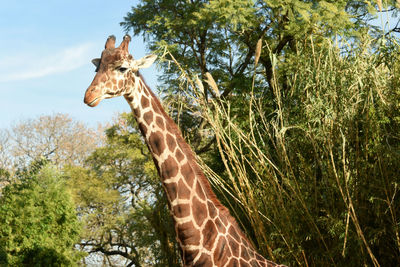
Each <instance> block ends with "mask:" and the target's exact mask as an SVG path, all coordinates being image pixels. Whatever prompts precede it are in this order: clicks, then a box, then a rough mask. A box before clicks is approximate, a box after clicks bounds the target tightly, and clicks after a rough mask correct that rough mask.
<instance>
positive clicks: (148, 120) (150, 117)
mask: <svg viewBox="0 0 400 267" xmlns="http://www.w3.org/2000/svg"><path fill="white" fill-rule="evenodd" d="M143 119H144V121H145V122H146V124H147V125H150V123H151V122H152V121H153V111H147V112H146V113H144V114H143Z"/></svg>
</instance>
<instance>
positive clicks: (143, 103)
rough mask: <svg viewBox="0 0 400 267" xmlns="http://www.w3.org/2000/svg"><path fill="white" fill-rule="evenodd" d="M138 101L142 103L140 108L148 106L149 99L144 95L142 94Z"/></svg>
mask: <svg viewBox="0 0 400 267" xmlns="http://www.w3.org/2000/svg"><path fill="white" fill-rule="evenodd" d="M140 103H141V104H142V108H147V107H148V106H149V99H147V97H145V96H142V99H141V100H140Z"/></svg>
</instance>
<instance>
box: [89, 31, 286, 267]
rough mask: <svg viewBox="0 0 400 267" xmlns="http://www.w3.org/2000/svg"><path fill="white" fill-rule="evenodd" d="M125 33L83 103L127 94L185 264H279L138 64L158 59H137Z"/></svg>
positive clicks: (104, 57)
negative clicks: (242, 219) (205, 167)
mask: <svg viewBox="0 0 400 267" xmlns="http://www.w3.org/2000/svg"><path fill="white" fill-rule="evenodd" d="M130 41H131V38H130V36H129V35H125V37H124V38H123V41H122V43H121V44H120V46H119V47H117V48H116V47H115V37H114V36H113V35H111V36H110V37H108V39H107V41H106V44H105V49H104V50H103V52H102V54H101V58H97V59H94V60H92V62H93V64H94V65H95V66H96V75H95V77H94V79H93V81H92V83H91V84H90V86H89V87H88V88H87V90H86V93H85V98H84V103H85V104H87V105H89V106H90V107H94V106H97V105H98V104H99V102H100V101H101V100H102V99H105V98H112V97H116V96H124V97H125V99H126V100H127V102H128V104H129V105H130V107H131V109H132V112H133V114H134V116H135V118H136V120H137V123H138V125H139V129H140V131H141V133H142V135H143V137H144V139H145V142H146V144H147V146H148V147H149V150H150V152H151V155H152V157H153V160H154V163H155V166H156V168H157V171H158V174H159V176H160V179H161V182H162V185H163V188H164V191H165V193H166V195H167V199H168V206H169V209H170V213H171V215H172V217H173V221H174V226H175V231H176V238H177V241H178V243H179V246H180V248H181V252H182V261H183V264H184V266H268V267H270V266H280V265H277V264H276V263H274V262H272V261H269V260H266V259H265V258H263V257H262V256H261V255H260V254H258V253H257V252H256V251H255V249H254V248H253V246H252V245H251V244H250V242H249V241H248V240H247V238H246V237H245V235H244V233H243V232H242V231H241V229H240V228H239V226H238V224H237V222H236V220H235V219H234V218H233V217H232V216H231V215H230V213H229V210H228V209H227V208H226V207H224V206H223V205H222V204H221V203H220V202H219V201H218V199H217V198H216V195H215V194H214V192H213V191H212V189H211V186H210V183H209V182H208V180H207V178H206V177H205V175H204V174H203V172H202V171H201V169H200V167H199V165H198V163H197V162H196V159H195V155H194V152H193V151H192V149H191V148H190V146H189V145H188V144H187V143H186V142H185V140H184V139H183V137H182V134H181V132H180V130H179V129H178V126H177V125H176V124H175V123H174V121H173V120H172V119H171V118H170V117H169V116H168V115H167V113H166V112H165V111H164V109H163V107H162V105H161V103H160V101H159V100H158V98H157V97H156V96H155V95H154V93H153V92H152V91H151V90H150V88H149V87H148V86H147V85H146V83H145V82H144V80H143V78H142V76H141V74H140V73H139V69H141V68H147V67H149V66H150V65H151V64H152V63H153V62H154V61H155V59H156V56H155V55H148V56H145V57H144V58H141V59H139V60H134V59H133V56H132V55H130V54H129V51H128V45H129V42H130Z"/></svg>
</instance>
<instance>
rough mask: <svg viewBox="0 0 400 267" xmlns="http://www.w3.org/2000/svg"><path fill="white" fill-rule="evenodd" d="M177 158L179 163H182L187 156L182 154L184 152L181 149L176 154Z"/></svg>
mask: <svg viewBox="0 0 400 267" xmlns="http://www.w3.org/2000/svg"><path fill="white" fill-rule="evenodd" d="M175 157H176V159H177V160H178V162H181V161H182V160H183V159H184V158H185V156H184V155H183V154H182V152H181V151H180V149H177V150H176V152H175Z"/></svg>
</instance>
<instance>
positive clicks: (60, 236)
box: [0, 164, 81, 266]
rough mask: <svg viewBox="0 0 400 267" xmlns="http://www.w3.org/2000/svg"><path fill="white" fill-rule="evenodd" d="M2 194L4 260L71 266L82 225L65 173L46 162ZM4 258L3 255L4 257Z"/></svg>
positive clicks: (0, 215)
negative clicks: (64, 178)
mask: <svg viewBox="0 0 400 267" xmlns="http://www.w3.org/2000/svg"><path fill="white" fill-rule="evenodd" d="M21 176H22V177H21V178H23V179H21V180H20V181H19V182H17V183H14V184H11V185H8V186H7V187H5V188H4V189H3V191H2V197H1V198H0V250H1V251H3V262H7V263H8V264H10V265H14V266H18V265H19V266H20V265H22V264H25V265H29V266H45V265H47V266H49V265H52V266H54V265H57V266H71V265H74V264H75V263H76V262H77V260H79V258H80V256H79V253H77V252H76V251H74V244H75V243H76V242H77V241H78V237H79V232H80V230H81V225H80V223H79V222H78V219H77V217H76V213H75V206H74V204H73V202H72V199H71V195H70V194H69V193H68V191H67V188H66V184H65V181H64V180H63V179H62V177H61V174H60V173H59V172H58V171H57V170H56V169H55V167H53V166H51V165H48V164H47V165H43V166H42V167H40V168H38V167H37V166H36V167H32V168H31V170H28V171H27V172H25V174H23V175H21ZM0 261H1V259H0Z"/></svg>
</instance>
